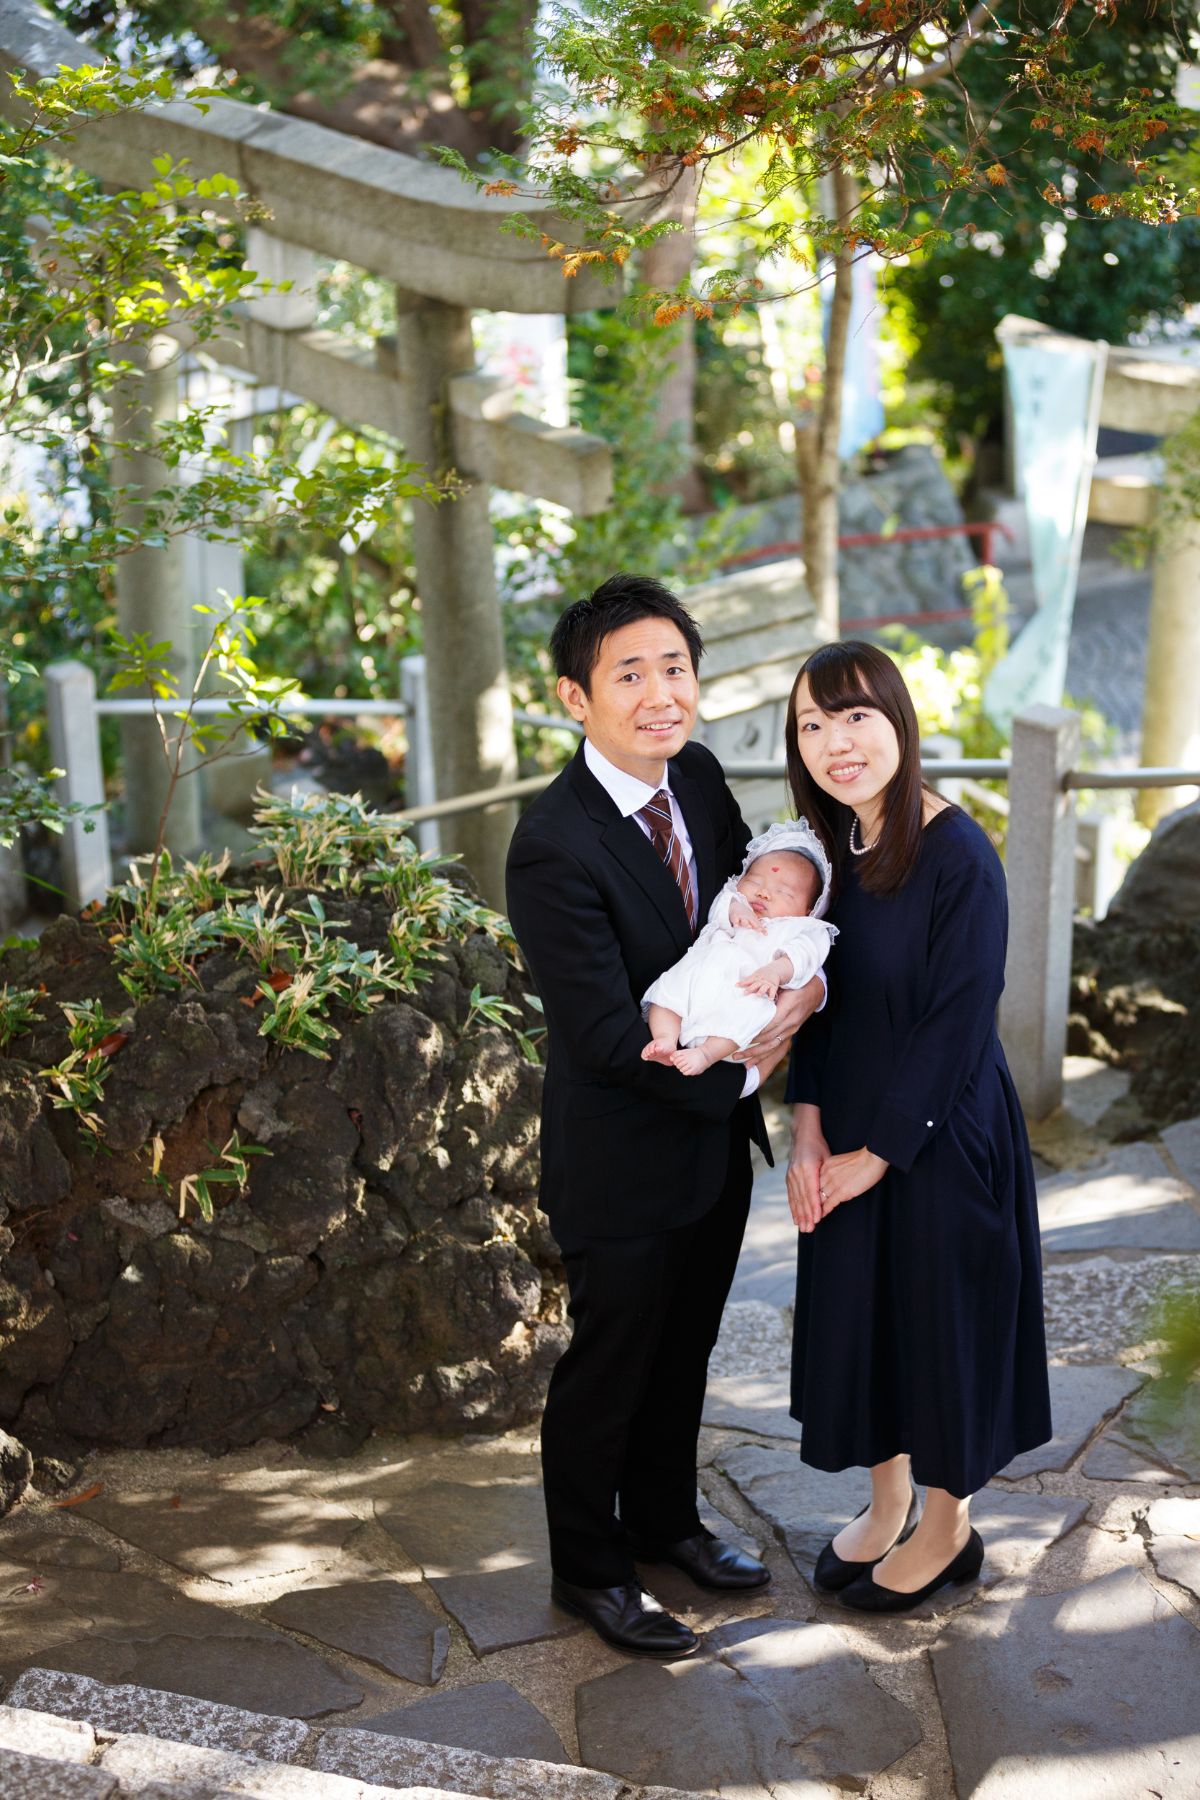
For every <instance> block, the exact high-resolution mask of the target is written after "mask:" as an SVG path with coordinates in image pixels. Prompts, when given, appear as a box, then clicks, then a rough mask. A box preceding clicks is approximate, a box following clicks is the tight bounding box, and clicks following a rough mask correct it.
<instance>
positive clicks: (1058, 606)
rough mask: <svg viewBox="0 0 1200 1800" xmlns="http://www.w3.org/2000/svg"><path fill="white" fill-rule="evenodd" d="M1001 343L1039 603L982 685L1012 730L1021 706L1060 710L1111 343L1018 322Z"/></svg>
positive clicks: (995, 717)
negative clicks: (1042, 706)
mask: <svg viewBox="0 0 1200 1800" xmlns="http://www.w3.org/2000/svg"><path fill="white" fill-rule="evenodd" d="M996 336H997V337H998V338H999V339H1000V342H1001V345H1002V347H1003V350H1004V371H1005V375H1006V377H1007V379H1008V391H1009V396H1010V399H1011V403H1012V418H1013V436H1014V451H1015V455H1014V466H1015V474H1016V488H1017V492H1018V493H1021V494H1023V495H1024V496H1025V509H1026V513H1027V516H1028V520H1029V556H1030V562H1031V565H1032V571H1033V592H1034V599H1035V601H1036V603H1037V610H1036V611H1035V613H1034V615H1033V617H1032V618H1031V619H1030V620H1029V622H1028V624H1027V625H1026V626H1025V627H1024V629H1023V630H1022V632H1021V634H1020V636H1019V637H1018V638H1017V640H1016V642H1015V643H1014V644H1013V646H1012V649H1011V650H1010V651H1009V653H1008V655H1007V656H1006V657H1005V658H1004V660H1003V662H1000V663H998V664H997V665H996V667H995V668H994V669H993V670H992V673H991V675H990V676H989V677H988V680H987V683H986V685H985V687H984V692H983V703H984V707H985V709H986V711H987V713H988V716H989V717H990V718H991V719H992V721H993V722H994V723H995V724H996V725H998V726H999V727H1000V728H1001V729H1002V730H1004V731H1007V730H1008V729H1009V728H1010V726H1011V725H1012V721H1013V716H1014V714H1016V713H1018V712H1020V711H1021V709H1022V707H1025V706H1031V705H1033V704H1034V703H1036V702H1038V701H1041V702H1043V703H1044V704H1046V705H1048V706H1060V705H1061V704H1062V697H1063V687H1064V685H1065V682H1066V677H1067V651H1068V649H1069V647H1070V642H1071V619H1072V615H1073V613H1074V610H1075V589H1076V586H1077V585H1078V581H1079V556H1080V551H1081V549H1082V546H1083V528H1084V526H1085V524H1086V523H1087V511H1088V497H1089V495H1090V493H1091V486H1092V470H1093V468H1094V467H1095V463H1096V433H1097V430H1098V429H1099V424H1100V396H1101V393H1102V391H1103V388H1104V370H1105V365H1106V362H1107V360H1108V345H1107V344H1105V343H1102V342H1099V341H1097V342H1092V341H1090V340H1089V339H1087V338H1073V337H1066V336H1063V335H1059V334H1058V333H1057V332H1053V331H1047V330H1046V329H1045V327H1042V326H1038V325H1036V324H1035V323H1034V322H1033V321H1032V320H1029V319H1020V318H1016V317H1013V316H1010V317H1008V318H1006V319H1002V320H1001V322H1000V324H999V325H998V326H997V328H996Z"/></svg>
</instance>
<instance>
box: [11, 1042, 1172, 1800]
mask: <svg viewBox="0 0 1200 1800" xmlns="http://www.w3.org/2000/svg"><path fill="white" fill-rule="evenodd" d="M1069 1073H1070V1075H1071V1076H1072V1078H1073V1079H1072V1080H1071V1082H1070V1085H1069V1089H1068V1092H1069V1096H1070V1099H1069V1106H1070V1108H1071V1110H1070V1112H1068V1113H1067V1114H1065V1115H1063V1116H1062V1117H1061V1118H1059V1119H1058V1120H1056V1121H1054V1122H1052V1124H1051V1127H1050V1128H1049V1129H1048V1130H1045V1131H1043V1132H1040V1133H1039V1134H1038V1135H1037V1149H1038V1151H1039V1157H1040V1161H1039V1169H1040V1173H1041V1192H1042V1200H1043V1216H1044V1230H1045V1249H1046V1290H1047V1307H1048V1324H1049V1331H1050V1345H1051V1357H1052V1371H1051V1372H1052V1382H1053V1389H1054V1403H1055V1425H1056V1432H1055V1437H1054V1439H1053V1441H1052V1442H1051V1443H1050V1444H1049V1445H1046V1446H1043V1447H1042V1448H1040V1449H1039V1450H1037V1451H1034V1452H1031V1453H1029V1454H1028V1455H1026V1456H1023V1457H1021V1458H1020V1459H1018V1462H1017V1463H1015V1464H1013V1465H1011V1466H1010V1468H1009V1469H1008V1470H1006V1471H1005V1472H1004V1473H1003V1475H1002V1476H1000V1477H998V1478H997V1479H996V1480H995V1481H994V1482H993V1484H992V1485H991V1487H990V1488H989V1489H988V1490H987V1492H986V1493H984V1494H983V1495H981V1496H979V1499H978V1501H977V1503H976V1508H975V1518H976V1522H977V1523H978V1525H979V1528H980V1530H981V1532H982V1534H983V1537H984V1540H985V1543H986V1546H987V1561H986V1563H985V1567H984V1575H983V1579H982V1580H981V1582H980V1583H979V1584H977V1585H975V1586H971V1587H968V1588H965V1589H959V1588H956V1589H951V1590H947V1592H945V1593H944V1594H941V1595H938V1596H936V1597H935V1598H934V1600H933V1601H931V1602H927V1603H926V1604H925V1605H924V1606H923V1607H922V1608H921V1609H920V1610H919V1611H918V1612H917V1613H916V1614H915V1615H912V1616H909V1617H907V1618H900V1619H885V1620H878V1621H871V1620H866V1619H860V1618H859V1617H858V1616H856V1615H855V1614H853V1613H850V1612H847V1611H844V1610H842V1609H840V1608H839V1607H838V1606H837V1605H835V1604H830V1603H829V1602H827V1601H826V1600H824V1599H822V1598H821V1597H820V1596H818V1595H817V1594H816V1593H815V1592H814V1590H813V1589H812V1588H811V1587H810V1586H809V1583H808V1579H807V1578H808V1575H809V1573H810V1572H811V1568H812V1563H813V1558H814V1556H815V1555H816V1553H817V1551H818V1549H819V1548H820V1545H821V1544H822V1543H823V1542H824V1541H825V1539H826V1538H827V1537H828V1536H829V1534H830V1533H831V1531H833V1530H834V1529H836V1527H837V1526H838V1524H840V1523H841V1522H842V1521H844V1520H845V1519H846V1518H847V1517H848V1516H849V1515H850V1514H851V1513H852V1512H854V1511H856V1510H857V1509H858V1507H859V1506H860V1505H861V1504H862V1503H863V1500H864V1498H865V1495H866V1480H865V1477H864V1476H863V1474H862V1473H861V1472H854V1471H851V1472H848V1473H846V1474H844V1475H838V1476H828V1475H823V1474H819V1473H818V1472H816V1471H814V1470H811V1469H808V1468H806V1467H805V1465H804V1464H803V1463H802V1462H801V1461H800V1457H799V1443H798V1430H797V1428H796V1427H795V1426H794V1425H793V1423H792V1421H791V1420H790V1419H789V1418H788V1416H787V1364H788V1327H789V1316H788V1307H789V1304H790V1299H791V1267H792V1257H793V1255H794V1248H795V1236H794V1232H793V1231H792V1228H791V1225H790V1223H789V1221H788V1218H787V1212H786V1206H785V1204H784V1200H783V1188H782V1180H781V1177H780V1176H779V1174H778V1173H776V1174H774V1175H770V1174H766V1173H764V1174H763V1175H762V1176H761V1177H760V1179H759V1181H758V1184H757V1187H756V1204H755V1211H754V1216H753V1221H752V1227H751V1230H750V1232H749V1233H748V1236H747V1240H746V1248H745V1252H744V1255H743V1259H742V1263H741V1266H740V1269H739V1274H738V1280H737V1285H736V1288H735V1292H734V1295H733V1297H732V1300H731V1304H730V1307H729V1310H728V1313H727V1318H726V1324H725V1329H724V1331H723V1333H722V1337H721V1341H720V1343H719V1345H718V1347H717V1351H716V1354H715V1357H714V1361H713V1379H712V1383H711V1390H710V1395H709V1403H708V1408H707V1413H706V1427H705V1432H704V1439H703V1461H704V1467H703V1474H702V1480H703V1486H704V1490H705V1494H706V1506H707V1513H706V1517H707V1519H708V1522H709V1523H710V1524H712V1525H713V1526H714V1527H716V1528H718V1529H720V1530H721V1531H723V1532H726V1533H728V1534H730V1535H732V1536H735V1537H737V1538H739V1539H740V1540H741V1541H742V1542H744V1543H746V1544H749V1545H753V1546H757V1547H758V1548H759V1549H760V1550H761V1551H762V1553H763V1554H764V1555H765V1557H766V1560H767V1561H768V1563H769V1564H770V1566H771V1568H772V1571H773V1575H774V1580H773V1583H772V1586H771V1588H770V1589H769V1590H768V1591H767V1593H766V1594H765V1595H757V1596H750V1597H746V1598H742V1599H737V1598H732V1599H722V1598H721V1597H719V1596H712V1595H702V1594H700V1593H698V1592H697V1591H696V1590H695V1589H693V1588H691V1587H690V1585H689V1583H688V1582H687V1581H686V1580H685V1579H684V1577H683V1576H681V1575H679V1574H677V1573H676V1572H674V1571H672V1570H670V1569H657V1570H647V1571H646V1577H647V1580H648V1582H649V1583H650V1584H651V1585H652V1586H653V1588H654V1591H655V1592H656V1593H658V1595H659V1596H660V1598H661V1599H662V1600H663V1602H664V1603H665V1604H667V1605H669V1606H671V1607H672V1608H674V1609H676V1610H678V1611H679V1612H681V1613H682V1614H683V1615H684V1616H686V1617H687V1618H688V1620H689V1621H690V1622H691V1623H692V1624H693V1625H694V1626H695V1627H696V1628H697V1629H698V1630H700V1631H702V1632H703V1633H704V1634H705V1643H704V1649H703V1651H702V1653H701V1654H700V1655H698V1656H697V1657H695V1658H693V1659H691V1660H690V1661H687V1662H683V1663H676V1664H671V1665H665V1666H664V1665H659V1664H649V1663H642V1662H637V1661H632V1660H630V1659H627V1658H624V1657H622V1656H620V1655H619V1654H617V1653H616V1652H615V1651H612V1650H609V1649H608V1648H606V1647H605V1646H604V1645H602V1644H601V1643H600V1642H599V1641H598V1640H597V1639H596V1638H594V1637H593V1636H592V1635H591V1634H590V1633H589V1632H587V1631H586V1630H584V1629H583V1628H581V1627H580V1626H579V1625H578V1624H577V1623H576V1622H575V1621H573V1620H570V1619H568V1618H567V1617H566V1616H565V1615H562V1614H559V1613H557V1612H556V1611H555V1610H554V1609H553V1608H552V1607H551V1606H550V1605H549V1604H548V1601H547V1595H546V1580H547V1578H546V1567H547V1564H546V1538H545V1527H544V1523H543V1519H542V1512H541V1498H540V1489H539V1486H538V1465H537V1456H536V1441H535V1434H534V1433H533V1432H532V1431H524V1432H514V1433H510V1434H508V1435H507V1436H506V1437H504V1438H501V1439H495V1438H493V1439H469V1438H467V1439H463V1440H461V1441H458V1442H453V1443H446V1442H432V1441H411V1440H406V1441H399V1440H384V1439H373V1440H371V1441H370V1442H369V1443H368V1444H367V1445H366V1446H364V1448H363V1449H362V1450H361V1451H360V1452H358V1453H357V1454H356V1455H354V1456H352V1457H350V1458H347V1459H346V1460H344V1461H338V1462H333V1461H315V1460H312V1459H311V1458H310V1459H308V1460H305V1459H303V1458H302V1457H301V1456H300V1455H299V1454H297V1453H296V1452H295V1451H294V1450H291V1449H289V1448H287V1447H286V1446H280V1445H274V1444H270V1445H263V1446H261V1447H260V1448H259V1449H258V1450H256V1451H247V1452H241V1453H238V1454H235V1455H232V1456H228V1457H225V1458H222V1459H220V1460H216V1461H214V1460H211V1459H209V1458H207V1457H205V1456H204V1455H202V1454H200V1453H197V1452H184V1451H170V1452H162V1453H157V1454H155V1453H137V1454H134V1453H128V1454H114V1455H106V1456H95V1457H93V1458H91V1459H89V1461H88V1463H87V1465H86V1467H85V1468H84V1469H83V1470H82V1471H80V1473H79V1476H78V1478H77V1480H76V1482H75V1485H74V1488H73V1490H72V1491H71V1492H70V1493H68V1494H67V1495H66V1496H65V1497H66V1498H67V1499H68V1500H70V1499H73V1498H74V1496H75V1494H77V1493H80V1492H82V1491H83V1490H85V1489H87V1488H89V1487H91V1486H92V1485H93V1484H94V1483H100V1484H102V1486H101V1488H100V1491H99V1492H97V1493H95V1494H94V1495H93V1497H91V1498H90V1499H86V1500H84V1501H83V1502H82V1503H81V1504H78V1505H75V1504H71V1505H67V1506H63V1505H61V1504H59V1505H56V1504H55V1500H56V1498H59V1496H57V1495H55V1494H54V1493H51V1492H47V1493H46V1494H44V1495H41V1496H39V1497H37V1498H35V1499H34V1500H33V1501H32V1503H30V1504H27V1505H25V1506H23V1507H22V1508H20V1509H19V1510H18V1511H17V1513H15V1514H14V1515H12V1516H11V1517H10V1518H8V1519H6V1520H4V1521H2V1522H0V1683H2V1685H3V1687H4V1689H5V1690H7V1688H8V1687H9V1685H10V1683H11V1682H12V1680H14V1679H15V1678H16V1677H17V1676H18V1675H19V1673H20V1672H21V1671H22V1670H24V1669H27V1668H30V1667H34V1666H39V1667H42V1668H46V1669H60V1670H64V1671H69V1672H72V1673H74V1674H80V1675H87V1676H92V1677H95V1678H97V1679H99V1680H102V1681H107V1682H128V1683H135V1684H140V1685H141V1686H143V1687H148V1688H157V1689H166V1690H169V1691H173V1692H176V1693H181V1694H184V1695H191V1696H194V1697H195V1698H196V1699H197V1700H207V1701H215V1702H219V1703H224V1704H226V1705H235V1706H240V1707H243V1708H246V1709H248V1710H250V1711H253V1712H257V1713H261V1714H266V1715H274V1716H276V1717H278V1718H279V1719H280V1720H284V1719H288V1718H292V1719H299V1720H317V1721H320V1722H321V1723H322V1724H323V1725H330V1724H332V1725H346V1726H354V1727H359V1728H362V1727H366V1728H367V1729H368V1730H370V1731H372V1732H375V1733H378V1734H380V1735H381V1737H382V1738H383V1739H384V1740H386V1739H387V1738H388V1737H391V1738H393V1739H395V1738H419V1739H424V1740H426V1741H429V1742H431V1743H435V1744H445V1745H451V1746H457V1747H460V1748H461V1749H465V1750H474V1751H478V1750H484V1751H489V1752H491V1753H493V1754H497V1755H502V1756H527V1757H536V1758H539V1759H542V1760H543V1761H545V1762H548V1763H558V1764H579V1765H583V1766H585V1767H591V1768H593V1769H597V1770H603V1771H608V1772H609V1773H610V1774H612V1775H616V1776H620V1777H623V1778H625V1779H627V1780H629V1781H631V1782H634V1783H638V1784H644V1785H650V1784H655V1783H657V1784H661V1785H662V1786H663V1787H664V1788H676V1789H686V1790H690V1791H693V1792H696V1793H701V1794H706V1793H707V1794H719V1795H722V1796H728V1797H729V1800H760V1797H761V1800H767V1797H768V1796H770V1797H773V1800H817V1797H818V1796H830V1797H832V1796H835V1795H844V1794H845V1793H846V1792H847V1791H854V1792H862V1793H865V1794H867V1795H868V1796H870V1797H871V1800H917V1797H918V1796H920V1797H922V1800H925V1797H929V1800H967V1796H979V1797H981V1800H1035V1796H1036V1797H1037V1800H1041V1797H1042V1796H1043V1795H1046V1796H1050V1797H1051V1800H1076V1797H1078V1800H1094V1797H1097V1796H1100V1795H1103V1796H1104V1797H1105V1800H1143V1797H1149V1796H1152V1795H1158V1796H1160V1797H1167V1796H1169V1797H1170V1800H1183V1797H1184V1796H1185V1795H1186V1796H1189V1800H1190V1797H1192V1796H1194V1795H1195V1794H1196V1793H1198V1792H1200V1404H1197V1405H1194V1406H1193V1407H1192V1408H1191V1409H1190V1416H1189V1415H1188V1413H1187V1410H1186V1409H1185V1410H1184V1412H1183V1413H1182V1414H1177V1415H1176V1416H1174V1417H1172V1418H1166V1419H1164V1418H1163V1417H1162V1416H1161V1415H1160V1410H1159V1405H1158V1401H1157V1395H1156V1391H1155V1389H1154V1386H1153V1383H1151V1382H1149V1381H1148V1376H1149V1374H1150V1373H1151V1372H1152V1360H1151V1358H1152V1352H1153V1346H1152V1343H1151V1342H1150V1335H1151V1333H1152V1331H1153V1324H1152V1316H1151V1314H1152V1306H1153V1302H1154V1298H1155V1296H1156V1295H1157V1294H1158V1293H1160V1292H1161V1291H1163V1289H1164V1288H1167V1287H1170V1286H1172V1285H1177V1284H1180V1283H1183V1282H1189V1283H1196V1282H1198V1281H1200V1195H1198V1193H1197V1186H1198V1184H1200V1121H1193V1122H1190V1123H1188V1124H1185V1125H1181V1126H1176V1127H1173V1128H1172V1130H1171V1132H1169V1133H1166V1134H1164V1139H1163V1141H1162V1142H1161V1143H1153V1144H1140V1145H1125V1146H1121V1147H1119V1148H1114V1147H1113V1146H1112V1145H1110V1144H1108V1143H1107V1142H1106V1141H1105V1140H1104V1138H1103V1136H1102V1135H1098V1134H1097V1132H1096V1130H1095V1127H1096V1125H1097V1123H1098V1122H1099V1123H1100V1125H1101V1126H1102V1124H1103V1119H1102V1117H1101V1114H1102V1112H1103V1109H1104V1107H1105V1106H1106V1105H1107V1104H1108V1102H1109V1101H1110V1100H1112V1099H1113V1098H1115V1097H1116V1095H1117V1091H1118V1089H1119V1082H1118V1084H1117V1088H1114V1082H1113V1077H1112V1076H1111V1073H1110V1072H1106V1071H1103V1070H1101V1069H1100V1068H1099V1066H1098V1065H1095V1064H1087V1063H1084V1062H1082V1061H1078V1062H1074V1063H1072V1064H1071V1065H1070V1066H1069ZM776 1140H777V1141H781V1134H780V1133H779V1132H778V1130H777V1132H776ZM1089 1158H1090V1160H1085V1159H1089ZM1081 1164H1082V1166H1081ZM1064 1165H1070V1166H1064ZM1198 1400H1200V1396H1198ZM2 1791H3V1782H2V1781H0V1792H2Z"/></svg>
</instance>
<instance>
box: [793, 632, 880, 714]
mask: <svg viewBox="0 0 1200 1800" xmlns="http://www.w3.org/2000/svg"><path fill="white" fill-rule="evenodd" d="M863 677H864V671H863V670H862V669H861V668H859V667H858V666H857V663H856V660H855V658H854V657H853V656H847V655H846V654H845V653H844V651H843V650H842V647H841V646H840V645H837V646H835V645H830V647H829V649H828V650H826V651H820V650H818V651H817V652H816V653H815V654H814V655H813V656H811V657H810V658H809V660H808V663H807V665H806V666H805V670H804V679H805V680H806V681H807V682H808V691H809V694H810V695H811V696H812V699H813V702H814V704H815V705H817V706H819V707H820V709H821V711H822V712H824V713H842V712H849V711H850V709H851V707H853V706H871V707H874V709H875V710H876V712H879V711H881V710H882V708H881V706H880V702H879V697H878V695H876V694H873V693H872V692H871V689H870V687H869V686H868V685H867V683H866V681H865V680H864V679H863Z"/></svg>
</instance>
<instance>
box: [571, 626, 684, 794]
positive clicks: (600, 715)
mask: <svg viewBox="0 0 1200 1800" xmlns="http://www.w3.org/2000/svg"><path fill="white" fill-rule="evenodd" d="M558 697H559V699H560V700H561V701H562V703H563V705H564V706H565V707H566V709H567V711H568V712H569V713H570V715H571V717H572V718H573V719H578V720H579V722H580V724H581V725H582V726H583V728H584V730H585V731H586V733H587V735H588V737H589V738H590V739H591V741H592V743H593V744H594V745H595V746H596V749H597V750H599V752H600V754H601V756H606V757H607V758H608V760H609V762H611V763H615V764H616V766H617V768H618V769H624V771H625V773H626V774H627V775H636V776H637V778H638V780H639V781H644V782H646V783H647V785H648V786H650V787H658V786H660V785H661V783H662V778H663V764H664V763H665V762H666V760H667V758H668V757H669V756H675V755H676V754H677V753H678V752H679V751H680V750H682V748H683V746H684V745H685V744H686V743H687V740H688V733H689V732H690V731H691V729H692V726H693V725H694V724H695V721H696V705H697V702H698V700H699V697H700V688H699V683H698V682H697V680H696V675H695V671H694V670H693V668H692V661H691V657H690V656H689V655H688V649H687V644H686V643H685V642H684V638H683V633H682V632H681V631H680V630H679V628H678V627H677V626H675V625H673V624H672V623H671V622H670V620H669V619H658V618H649V619H635V620H634V622H633V624H632V625H622V626H621V628H620V630H619V631H613V632H610V633H609V635H608V636H607V637H606V638H604V639H603V641H602V642H601V645H600V657H599V660H598V662H597V663H596V666H595V668H594V669H593V670H592V679H591V692H590V693H586V694H585V693H584V691H583V689H582V688H581V687H580V686H579V684H578V683H577V682H574V681H571V680H569V679H568V678H567V677H566V676H565V675H564V676H563V678H562V679H561V680H560V682H559V684H558Z"/></svg>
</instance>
